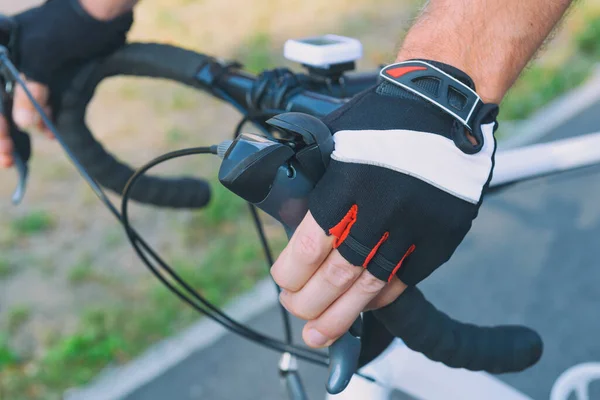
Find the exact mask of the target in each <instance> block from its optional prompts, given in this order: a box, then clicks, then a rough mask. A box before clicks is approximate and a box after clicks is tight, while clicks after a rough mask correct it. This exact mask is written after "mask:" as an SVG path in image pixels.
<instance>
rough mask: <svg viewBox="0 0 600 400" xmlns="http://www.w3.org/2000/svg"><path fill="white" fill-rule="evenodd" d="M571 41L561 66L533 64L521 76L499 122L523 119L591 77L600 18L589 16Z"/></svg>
mask: <svg viewBox="0 0 600 400" xmlns="http://www.w3.org/2000/svg"><path fill="white" fill-rule="evenodd" d="M572 41H573V45H572V46H571V50H570V51H571V54H569V55H568V56H567V57H565V58H564V61H563V62H561V63H559V64H553V65H544V64H536V63H534V64H533V65H531V66H530V67H529V68H528V69H526V70H525V72H523V74H522V75H521V77H520V78H519V80H518V81H517V83H516V84H515V86H514V87H513V88H512V89H511V90H510V92H509V93H508V95H507V96H506V98H505V99H504V101H503V102H502V105H501V112H500V116H499V119H500V120H519V119H524V118H526V117H528V116H529V115H531V114H532V113H533V112H534V111H536V110H538V109H540V108H541V107H543V106H545V105H546V104H548V103H549V102H551V101H552V100H554V99H555V98H557V97H558V96H560V95H562V94H563V93H566V92H567V91H569V90H571V89H573V88H575V87H577V86H579V85H581V84H582V83H583V82H584V81H585V80H586V79H587V78H588V77H589V76H590V74H591V72H592V70H593V68H594V66H595V65H596V64H597V62H598V59H599V58H600V15H597V14H591V15H589V16H588V18H587V22H586V23H585V24H584V25H583V28H582V30H581V31H580V32H578V33H577V34H576V35H575V37H574V38H573V39H572Z"/></svg>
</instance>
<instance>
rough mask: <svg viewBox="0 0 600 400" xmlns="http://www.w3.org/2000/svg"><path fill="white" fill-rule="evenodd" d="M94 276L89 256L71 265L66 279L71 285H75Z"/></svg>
mask: <svg viewBox="0 0 600 400" xmlns="http://www.w3.org/2000/svg"><path fill="white" fill-rule="evenodd" d="M93 277H94V269H93V267H92V264H91V260H89V258H87V257H86V258H84V259H82V260H81V261H80V262H79V263H77V264H76V265H74V266H73V267H71V269H70V270H69V273H68V275H67V279H68V281H69V283H70V284H71V285H77V284H80V283H83V282H87V281H90V280H91V279H92V278H93Z"/></svg>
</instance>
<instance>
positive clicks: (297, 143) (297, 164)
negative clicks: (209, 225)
mask: <svg viewBox="0 0 600 400" xmlns="http://www.w3.org/2000/svg"><path fill="white" fill-rule="evenodd" d="M267 123H268V124H269V125H271V126H272V127H274V128H275V129H276V130H277V131H278V133H279V134H280V136H279V138H278V139H274V138H272V137H266V136H260V135H255V134H242V135H240V136H239V137H238V138H237V139H236V140H235V141H234V142H225V143H224V144H222V145H221V146H219V156H220V157H221V158H222V159H223V161H222V164H221V168H220V170H219V180H220V182H221V183H222V184H223V185H224V186H225V187H226V188H228V189H229V190H231V191H232V192H233V193H235V194H237V195H238V196H240V197H242V198H243V199H245V200H247V201H249V202H250V203H252V204H254V205H255V206H257V207H258V208H260V209H261V210H263V211H265V212H266V213H267V214H269V215H271V216H272V217H274V218H275V219H277V220H278V221H279V222H280V223H281V224H282V225H283V227H284V228H285V230H286V233H287V235H288V239H289V238H291V237H292V235H293V233H294V231H295V230H296V228H297V227H298V225H300V222H301V221H302V219H303V218H304V216H305V215H306V213H307V212H308V196H309V194H310V192H311V191H312V190H313V188H314V186H315V184H316V183H317V182H318V181H319V179H320V178H321V176H322V175H323V173H324V172H325V169H326V167H327V165H328V164H329V160H330V156H331V153H332V152H333V138H332V135H331V132H330V131H329V128H327V126H326V125H325V124H324V123H323V122H322V121H321V120H319V119H318V118H315V117H313V116H310V115H307V114H300V113H285V114H282V115H279V116H276V117H274V118H272V119H270V120H269V121H267ZM361 333H362V318H361V317H359V318H358V319H357V320H356V321H355V322H354V324H353V325H352V327H351V329H350V330H349V331H348V332H347V333H345V334H344V335H343V336H342V337H341V338H339V339H338V340H337V341H336V342H334V343H333V344H332V345H331V346H330V347H329V378H328V380H327V385H326V387H327V391H328V392H329V393H330V394H337V393H340V392H342V391H343V390H344V389H345V388H346V386H348V384H349V383H350V379H351V378H352V376H353V375H354V373H355V372H356V371H357V369H358V360H359V355H360V351H361Z"/></svg>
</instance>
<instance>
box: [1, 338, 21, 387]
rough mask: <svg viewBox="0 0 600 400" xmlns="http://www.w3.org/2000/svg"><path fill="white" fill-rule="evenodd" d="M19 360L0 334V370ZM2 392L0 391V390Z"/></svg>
mask: <svg viewBox="0 0 600 400" xmlns="http://www.w3.org/2000/svg"><path fill="white" fill-rule="evenodd" d="M18 361H19V357H18V356H17V355H16V354H15V353H14V352H13V350H12V349H11V348H10V346H9V345H8V341H7V339H6V337H5V336H2V335H0V372H2V370H3V369H4V368H7V367H9V366H12V365H15V364H16V363H17V362H18ZM0 393H2V391H0Z"/></svg>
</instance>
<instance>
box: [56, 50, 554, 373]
mask: <svg viewBox="0 0 600 400" xmlns="http://www.w3.org/2000/svg"><path fill="white" fill-rule="evenodd" d="M115 75H129V76H144V77H154V78H166V79H170V80H174V81H177V82H180V83H183V84H185V85H188V86H191V87H193V88H196V89H203V90H207V91H209V92H211V93H212V94H213V95H215V96H217V97H220V98H221V99H223V98H224V95H226V96H227V97H228V100H231V101H234V102H236V103H237V105H238V106H239V107H241V108H242V109H243V110H244V111H253V112H256V111H265V110H266V109H269V108H270V107H267V106H266V105H271V104H274V103H277V104H278V105H280V106H281V108H282V110H281V111H298V112H303V113H307V114H311V115H313V116H323V115H325V114H328V113H329V112H331V111H333V110H335V109H336V108H338V107H339V106H340V105H342V104H344V103H345V101H346V100H345V99H344V98H340V97H341V95H344V94H346V95H347V96H352V95H354V94H356V93H357V92H358V91H360V90H362V89H364V88H366V87H368V86H369V85H372V84H374V83H375V82H376V80H377V73H370V74H350V75H348V76H345V77H344V79H345V82H344V83H345V84H344V85H343V87H342V86H333V87H332V86H330V85H329V86H328V85H326V84H324V83H323V84H321V83H319V82H308V83H306V82H305V83H306V84H305V85H303V86H301V87H295V88H292V90H289V91H285V92H282V91H277V90H275V91H267V92H266V95H265V97H264V98H262V99H261V101H260V102H256V101H255V100H253V99H252V94H253V91H254V90H255V89H256V83H257V82H258V81H259V79H260V77H255V76H253V75H251V74H248V73H246V72H244V71H242V70H240V69H239V68H237V66H233V67H232V66H227V65H225V64H223V63H220V62H218V61H217V60H215V59H214V58H211V57H208V56H205V55H202V54H198V53H195V52H193V51H188V50H183V49H180V48H177V47H173V46H168V45H159V44H131V45H128V46H126V47H124V48H123V49H121V50H119V51H118V52H116V53H115V54H113V55H112V56H110V57H108V58H106V59H104V60H101V61H98V62H94V63H91V64H90V65H88V66H86V67H84V68H83V69H81V70H80V71H79V73H77V74H76V76H75V77H74V78H73V79H72V80H70V83H69V84H68V85H67V86H66V87H64V88H62V89H61V90H58V91H56V92H55V93H54V94H53V95H54V97H53V104H54V107H55V110H56V116H57V124H58V128H59V130H60V131H61V132H62V134H63V136H64V138H65V141H66V142H67V143H68V145H69V147H71V149H72V151H73V152H74V153H75V154H76V155H77V157H78V158H79V159H80V160H81V162H82V163H83V164H84V166H85V167H86V168H87V169H88V170H89V171H90V173H91V174H92V176H94V177H95V178H96V179H97V180H98V181H99V183H101V184H102V185H103V186H105V187H107V188H109V189H111V190H113V191H116V192H121V191H122V189H123V188H124V186H125V184H126V182H127V181H128V179H129V178H130V177H131V175H132V174H133V171H132V169H131V168H130V167H128V166H126V165H124V164H122V163H120V162H119V161H117V160H116V159H115V158H114V156H112V155H111V154H110V153H108V152H107V151H106V150H105V149H104V148H103V147H102V145H101V144H100V143H98V142H97V141H96V139H95V138H94V136H93V135H92V132H91V131H90V129H89V128H88V127H87V126H86V124H85V120H84V119H85V112H86V108H87V105H88V103H89V101H90V100H91V98H92V96H93V94H94V91H95V89H96V87H97V85H98V84H99V83H100V82H101V81H102V80H103V79H105V78H107V77H111V76H115ZM326 92H330V93H332V94H333V95H334V96H328V95H325V94H324V93H326ZM263 105H264V108H261V107H263ZM257 107H258V110H257ZM132 198H133V199H135V200H137V201H141V202H145V203H151V204H155V205H159V206H167V207H175V208H184V207H201V206H203V205H204V204H205V203H206V202H207V201H208V198H209V189H208V185H207V184H206V182H204V181H202V180H200V179H194V178H181V179H164V178H157V177H146V178H142V179H141V180H140V182H139V184H138V185H137V186H136V189H135V190H134V191H133V193H132ZM304 211H305V210H304ZM302 215H304V214H302ZM374 313H375V316H376V317H377V319H379V320H380V321H381V323H382V324H383V325H384V326H385V328H386V329H387V330H388V331H389V332H390V333H391V334H393V335H394V336H397V337H399V338H401V339H402V340H404V341H405V343H406V344H407V345H408V346H409V347H410V348H412V349H413V350H415V351H418V352H421V353H423V354H425V355H426V356H427V357H429V358H431V359H433V360H436V361H440V362H443V363H444V364H446V365H449V366H451V367H456V368H467V369H471V370H484V371H488V372H492V373H502V372H515V371H520V370H523V369H525V368H527V367H529V366H531V365H533V364H534V363H535V362H537V361H538V359H539V358H540V356H541V352H542V341H541V338H540V337H539V335H538V334H537V333H535V332H534V331H532V330H531V329H529V328H525V327H514V326H501V327H494V328H487V327H486V328H484V327H478V326H475V325H471V324H463V323H459V322H457V321H455V320H452V319H451V318H449V317H448V316H447V315H446V314H444V313H443V312H441V311H439V310H437V309H436V308H435V307H434V306H433V305H431V303H429V302H428V301H427V300H426V299H425V297H424V296H423V295H422V294H421V292H420V291H419V290H418V289H416V288H411V289H408V290H407V291H406V292H405V293H404V294H403V295H402V296H400V297H399V298H398V299H397V300H396V301H395V302H393V303H392V304H390V305H389V306H387V307H385V308H383V309H380V310H377V311H375V312H374Z"/></svg>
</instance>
